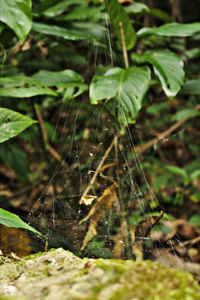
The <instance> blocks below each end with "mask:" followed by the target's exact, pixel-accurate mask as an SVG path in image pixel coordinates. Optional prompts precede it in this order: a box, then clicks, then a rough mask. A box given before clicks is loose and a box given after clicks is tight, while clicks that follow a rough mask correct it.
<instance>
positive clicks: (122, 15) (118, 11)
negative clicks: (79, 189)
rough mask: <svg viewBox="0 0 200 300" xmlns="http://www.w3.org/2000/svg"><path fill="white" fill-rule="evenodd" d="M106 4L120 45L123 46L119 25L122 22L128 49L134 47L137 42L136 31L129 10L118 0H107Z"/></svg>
mask: <svg viewBox="0 0 200 300" xmlns="http://www.w3.org/2000/svg"><path fill="white" fill-rule="evenodd" d="M106 5H107V10H108V13H109V16H110V20H111V24H112V26H113V29H114V31H115V34H116V36H117V40H118V42H119V44H120V46H122V43H121V33H120V26H119V23H120V22H121V23H122V25H123V30H124V38H125V44H126V49H127V50H130V49H132V48H133V46H134V45H135V42H136V33H135V30H134V28H133V26H132V24H131V21H130V19H129V16H128V14H127V12H126V11H125V9H124V8H123V7H122V6H121V4H120V3H119V2H118V0H109V1H106Z"/></svg>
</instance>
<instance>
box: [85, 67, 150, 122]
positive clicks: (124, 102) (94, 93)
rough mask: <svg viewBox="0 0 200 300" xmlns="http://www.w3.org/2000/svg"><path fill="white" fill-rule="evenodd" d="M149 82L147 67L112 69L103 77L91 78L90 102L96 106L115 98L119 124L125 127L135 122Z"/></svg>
mask: <svg viewBox="0 0 200 300" xmlns="http://www.w3.org/2000/svg"><path fill="white" fill-rule="evenodd" d="M149 82H150V69H149V68H148V67H135V66H134V67H130V68H128V69H121V68H112V69H110V70H109V71H107V72H106V73H105V74H104V76H94V77H93V80H92V83H91V85H90V100H91V103H92V104H97V103H98V102H100V101H101V100H104V99H106V100H109V99H112V98H115V99H116V101H117V105H118V119H119V122H120V123H122V124H125V125H127V124H128V123H133V122H134V121H135V118H136V116H137V114H138V112H139V110H140V109H141V107H142V100H143V98H144V95H145V94H146V92H147V90H148V87H149ZM102 87H103V88H102Z"/></svg>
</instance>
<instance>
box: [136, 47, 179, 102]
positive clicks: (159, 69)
mask: <svg viewBox="0 0 200 300" xmlns="http://www.w3.org/2000/svg"><path fill="white" fill-rule="evenodd" d="M132 59H133V61H134V62H136V63H139V64H143V63H150V64H152V65H153V69H154V72H155V74H156V75H157V76H158V78H159V79H160V82H161V85H162V87H163V90H164V92H165V94H166V95H167V97H175V96H176V94H177V93H178V91H179V90H180V88H181V86H182V85H183V80H184V69H183V62H182V60H181V59H180V58H179V57H178V56H177V55H176V54H175V53H173V52H171V51H169V50H151V51H147V52H145V53H144V54H142V55H139V54H136V53H133V54H132Z"/></svg>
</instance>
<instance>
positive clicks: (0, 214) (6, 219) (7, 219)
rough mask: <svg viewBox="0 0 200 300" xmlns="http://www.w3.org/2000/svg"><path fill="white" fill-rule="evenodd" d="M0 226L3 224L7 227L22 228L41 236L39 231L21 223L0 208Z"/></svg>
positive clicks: (16, 217)
mask: <svg viewBox="0 0 200 300" xmlns="http://www.w3.org/2000/svg"><path fill="white" fill-rule="evenodd" d="M0 224H3V225H5V226H7V227H15V228H23V229H27V230H29V231H32V232H34V233H36V234H38V235H40V236H41V235H42V234H41V233H40V232H39V231H37V230H36V229H34V228H33V227H31V226H30V225H28V224H27V223H25V222H24V221H22V219H20V217H18V216H17V215H15V214H12V213H10V212H9V211H7V210H5V209H3V208H0Z"/></svg>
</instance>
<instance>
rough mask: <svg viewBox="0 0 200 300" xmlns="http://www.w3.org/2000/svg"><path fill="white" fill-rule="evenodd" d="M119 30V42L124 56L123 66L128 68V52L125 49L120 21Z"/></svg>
mask: <svg viewBox="0 0 200 300" xmlns="http://www.w3.org/2000/svg"><path fill="white" fill-rule="evenodd" d="M119 30H120V34H121V42H122V51H123V57H124V65H125V68H126V69H128V67H129V62H128V54H127V50H126V42H125V36H124V28H123V24H122V22H119Z"/></svg>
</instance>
